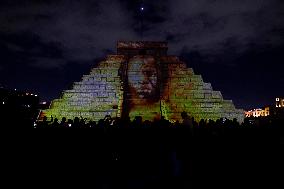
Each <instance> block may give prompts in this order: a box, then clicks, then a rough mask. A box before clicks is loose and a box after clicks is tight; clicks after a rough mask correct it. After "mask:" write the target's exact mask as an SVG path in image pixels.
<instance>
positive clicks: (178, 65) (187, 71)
mask: <svg viewBox="0 0 284 189" xmlns="http://www.w3.org/2000/svg"><path fill="white" fill-rule="evenodd" d="M160 65H161V69H162V70H161V79H162V80H163V82H162V84H163V85H164V86H162V88H163V90H164V91H162V94H164V95H162V99H161V105H162V107H161V109H162V114H163V115H166V118H168V119H172V120H181V116H180V114H181V112H183V111H185V112H189V113H190V114H191V115H192V116H193V117H194V118H195V119H196V120H200V119H212V120H217V119H219V118H228V119H234V118H236V119H237V120H238V122H240V123H241V122H243V120H244V111H243V110H241V109H236V108H235V106H234V104H233V102H232V100H224V99H223V97H222V94H221V92H220V91H214V90H213V89H212V86H211V84H210V83H205V82H203V79H202V76H201V75H196V74H194V71H193V69H192V68H187V66H186V64H185V63H184V62H182V61H180V60H179V59H178V57H176V56H166V57H162V58H161V63H160ZM165 94H166V95H165Z"/></svg>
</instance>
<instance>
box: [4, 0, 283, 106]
mask: <svg viewBox="0 0 284 189" xmlns="http://www.w3.org/2000/svg"><path fill="white" fill-rule="evenodd" d="M142 4H143V7H144V11H143V13H141V11H140V8H141V6H142ZM141 14H143V17H144V18H143V23H144V32H143V33H144V37H143V40H154V41H159V40H163V41H167V42H168V43H169V54H172V55H178V56H180V58H181V59H182V60H184V61H186V62H187V65H188V66H189V67H192V68H193V69H194V71H195V73H197V74H201V75H202V76H203V79H204V81H205V82H211V83H212V86H213V89H214V90H220V91H221V92H222V94H223V97H224V98H225V99H232V100H233V101H234V104H235V105H236V107H238V108H244V109H248V108H256V107H262V106H265V105H269V104H274V101H275V97H276V96H284V66H283V63H284V1H283V0H237V1H236V0H171V1H170V0H145V1H143V3H142V1H135V0H84V1H78V0H73V1H72V0H53V1H48V0H30V1H28V0H4V1H1V2H0V58H1V59H0V62H1V63H0V85H3V86H5V87H7V88H10V89H14V88H17V89H19V90H24V91H31V92H33V93H35V94H39V95H40V96H41V99H42V100H52V99H54V98H58V97H59V96H60V94H61V92H62V91H63V90H64V89H68V88H69V87H70V86H72V83H73V82H74V81H80V79H81V77H82V75H83V74H88V73H89V71H90V69H91V68H92V67H95V66H96V65H97V63H98V62H99V61H100V60H103V59H104V57H105V56H106V55H107V54H113V53H115V52H116V42H117V41H118V40H132V41H135V40H141V36H140V20H141Z"/></svg>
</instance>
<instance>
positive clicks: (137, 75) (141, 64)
mask: <svg viewBox="0 0 284 189" xmlns="http://www.w3.org/2000/svg"><path fill="white" fill-rule="evenodd" d="M128 83H129V87H130V90H131V93H132V95H133V97H135V98H140V99H148V100H154V99H155V96H157V89H158V88H157V87H158V85H157V69H156V65H155V59H154V58H152V57H146V58H141V57H136V58H133V59H132V60H130V61H129V64H128Z"/></svg>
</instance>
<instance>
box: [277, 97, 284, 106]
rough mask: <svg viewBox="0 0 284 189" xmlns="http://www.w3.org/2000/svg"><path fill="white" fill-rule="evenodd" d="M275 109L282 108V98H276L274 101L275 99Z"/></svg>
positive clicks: (283, 103) (283, 102)
mask: <svg viewBox="0 0 284 189" xmlns="http://www.w3.org/2000/svg"><path fill="white" fill-rule="evenodd" d="M275 101H276V102H275V107H276V108H284V98H279V97H277V98H276V99H275Z"/></svg>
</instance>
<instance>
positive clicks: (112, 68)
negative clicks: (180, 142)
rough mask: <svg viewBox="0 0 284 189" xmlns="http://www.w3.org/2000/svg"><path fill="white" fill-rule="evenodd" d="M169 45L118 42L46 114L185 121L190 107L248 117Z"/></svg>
mask: <svg viewBox="0 0 284 189" xmlns="http://www.w3.org/2000/svg"><path fill="white" fill-rule="evenodd" d="M167 50H168V45H167V43H166V42H150V41H139V42H125V41H120V42H118V43H117V54H115V55H108V56H107V57H106V59H105V60H104V61H102V62H100V63H99V64H98V65H97V66H96V67H95V68H93V69H92V70H91V72H90V73H89V74H88V75H83V77H82V79H81V81H79V82H74V84H73V87H72V88H71V89H68V90H64V91H63V93H62V95H61V98H59V99H55V100H53V102H52V104H51V107H50V109H48V110H46V111H44V112H43V114H42V116H44V115H45V116H47V117H51V116H53V117H57V118H58V119H61V118H62V117H66V118H71V119H73V118H74V117H84V118H87V119H89V120H95V121H97V120H99V119H103V118H104V117H105V116H106V115H111V116H112V117H126V116H129V117H130V118H131V119H133V118H134V117H135V116H142V117H143V119H144V120H153V119H155V118H159V117H161V116H164V117H165V118H166V119H168V120H171V121H174V120H180V121H181V113H182V112H184V111H185V112H187V113H189V114H190V115H191V116H193V117H194V118H195V119H196V120H201V119H212V120H217V119H219V118H228V119H234V118H236V119H237V120H238V121H239V122H243V119H244V111H243V110H240V109H236V108H235V106H234V104H233V102H232V101H231V100H224V99H223V97H222V95H221V92H220V91H214V90H213V89H212V86H211V84H210V83H206V82H204V81H203V79H202V77H201V75H196V74H195V73H194V72H193V69H192V68H187V66H186V64H185V63H184V62H182V61H181V60H179V58H178V57H177V56H169V55H167Z"/></svg>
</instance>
